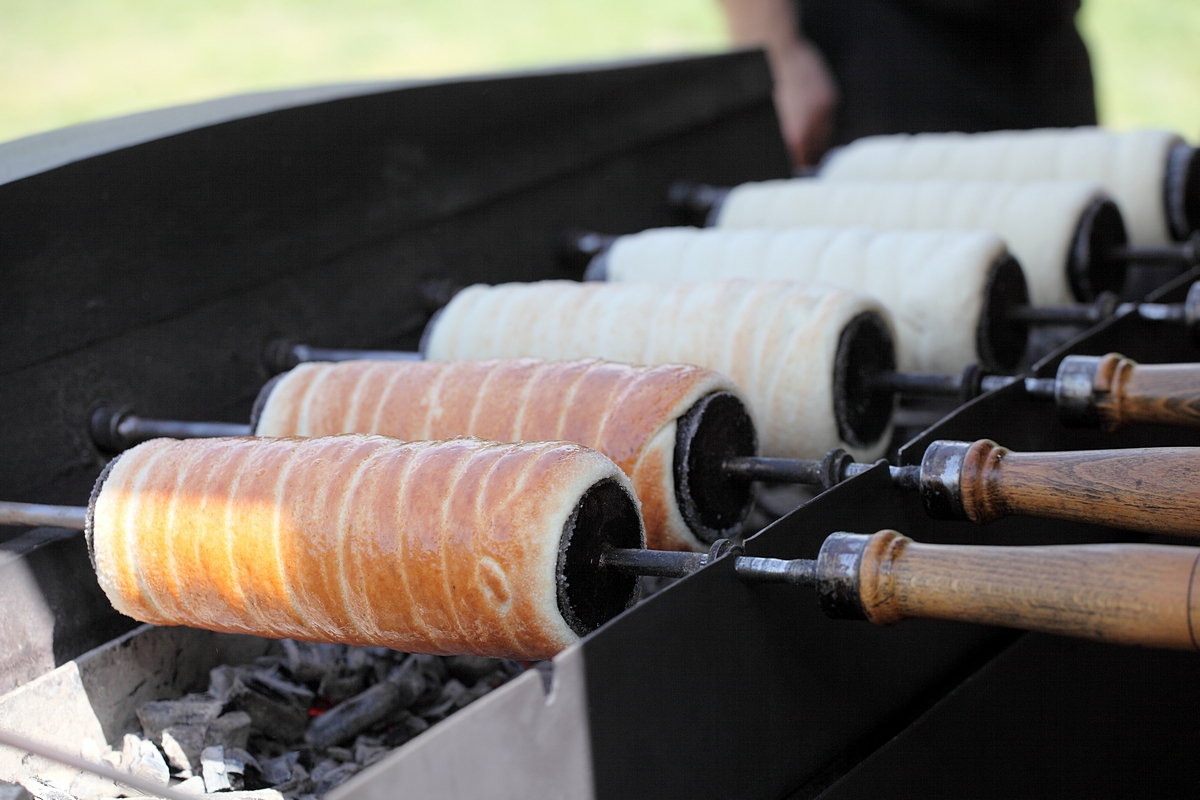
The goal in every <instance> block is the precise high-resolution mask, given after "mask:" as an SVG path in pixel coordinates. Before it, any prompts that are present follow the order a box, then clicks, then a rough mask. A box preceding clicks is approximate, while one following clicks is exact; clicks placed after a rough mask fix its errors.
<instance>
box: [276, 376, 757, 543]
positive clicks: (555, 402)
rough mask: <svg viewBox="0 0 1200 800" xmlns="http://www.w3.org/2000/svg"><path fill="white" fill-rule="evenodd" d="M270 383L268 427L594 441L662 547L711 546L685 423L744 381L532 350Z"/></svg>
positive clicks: (280, 432)
mask: <svg viewBox="0 0 1200 800" xmlns="http://www.w3.org/2000/svg"><path fill="white" fill-rule="evenodd" d="M264 392H265V398H263V399H262V400H261V401H260V405H261V410H260V411H259V412H258V414H257V419H256V420H255V428H254V432H255V434H257V435H259V436H328V435H332V434H336V433H346V432H358V433H380V434H384V435H386V436H394V437H396V438H398V439H404V440H406V441H420V440H425V439H446V438H450V437H453V436H479V437H481V438H484V439H491V440H493V441H499V442H519V441H531V442H532V441H560V440H561V441H570V442H577V443H579V444H582V445H585V446H587V447H591V448H594V449H595V450H598V451H600V452H601V453H604V454H605V455H606V456H608V457H609V458H611V459H612V460H613V461H615V462H616V463H617V465H618V466H619V467H620V468H621V469H622V470H623V471H624V472H625V474H626V475H628V476H629V478H630V479H631V480H632V481H633V487H634V490H635V491H636V492H637V495H638V498H639V499H640V500H641V502H642V516H643V519H644V520H645V524H646V538H647V542H648V544H649V546H650V547H651V548H653V549H656V550H684V549H707V545H706V544H704V543H702V542H701V541H700V539H698V538H697V537H696V535H695V533H694V532H693V531H692V530H691V529H690V528H689V527H688V525H687V523H686V522H685V521H684V518H683V516H682V515H681V512H680V510H679V504H678V501H677V498H676V492H675V475H674V472H675V470H674V457H675V439H676V423H677V421H678V420H679V418H680V417H681V416H682V415H683V414H685V413H686V412H687V411H688V409H690V408H691V407H692V406H693V405H694V404H695V403H696V402H697V401H698V400H699V399H700V398H702V397H704V396H706V395H709V394H711V393H713V392H729V393H731V394H733V395H735V396H736V397H738V398H739V399H740V398H741V392H740V391H739V390H738V388H737V387H736V386H735V385H734V384H733V381H731V380H730V379H729V378H726V377H725V376H723V375H721V374H719V373H717V372H713V371H712V370H708V369H704V368H702V367H693V366H686V365H682V364H664V365H661V366H656V367H632V366H628V365H625V364H615V363H610V362H604V361H597V360H585V361H557V362H556V361H541V360H538V359H532V358H522V359H511V360H493V361H441V362H419V361H417V362H397V361H347V362H342V363H337V364H325V363H311V364H301V365H300V366H298V367H296V368H295V369H293V370H291V371H290V372H288V373H285V374H284V375H283V376H282V377H281V378H280V379H279V380H278V381H277V382H276V383H275V384H274V385H273V386H268V387H267V388H266V389H265V390H264ZM743 402H744V401H743Z"/></svg>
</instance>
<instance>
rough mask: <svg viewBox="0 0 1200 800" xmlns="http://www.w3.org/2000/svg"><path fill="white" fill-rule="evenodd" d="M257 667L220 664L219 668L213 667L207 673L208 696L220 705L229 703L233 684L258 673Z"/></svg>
mask: <svg viewBox="0 0 1200 800" xmlns="http://www.w3.org/2000/svg"><path fill="white" fill-rule="evenodd" d="M258 669H259V668H258V667H255V666H254V665H252V664H239V665H236V666H235V665H233V664H222V665H221V666H219V667H213V668H212V669H211V670H209V672H208V694H209V696H210V697H212V698H214V699H216V700H219V701H220V702H221V703H222V704H224V703H228V702H229V697H230V695H231V694H232V692H233V689H234V684H235V683H236V682H238V681H239V680H243V681H244V680H245V679H247V678H249V677H250V676H251V675H253V674H254V673H255V672H257V671H258Z"/></svg>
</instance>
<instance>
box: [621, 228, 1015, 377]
mask: <svg viewBox="0 0 1200 800" xmlns="http://www.w3.org/2000/svg"><path fill="white" fill-rule="evenodd" d="M1007 255H1008V250H1007V248H1006V247H1005V246H1004V242H1003V241H1002V240H1001V239H1000V238H999V237H998V236H996V235H995V234H993V233H989V232H987V231H970V230H910V231H888V230H878V229H874V228H863V227H852V228H788V229H772V228H746V229H725V228H704V229H699V228H657V229H652V230H647V231H642V232H641V233H635V234H632V235H629V236H622V237H620V238H618V239H617V240H616V242H614V243H613V245H612V247H611V248H610V249H609V251H608V253H607V256H606V264H607V272H608V280H610V281H615V282H635V281H708V280H723V279H730V278H745V279H749V280H784V281H800V282H810V283H819V284H825V285H828V286H838V287H841V288H845V289H850V290H853V291H858V292H863V293H866V294H869V295H871V296H873V297H876V298H878V299H879V300H881V301H882V302H883V304H884V305H885V306H886V307H887V308H888V310H889V311H890V312H891V314H892V321H893V322H894V323H895V325H896V334H897V342H896V351H897V353H896V355H897V362H898V365H899V368H900V369H901V370H905V371H910V372H960V371H961V370H962V369H964V368H965V367H966V366H967V365H968V364H972V363H976V362H978V361H979V360H980V355H979V353H978V352H977V347H976V341H977V335H976V334H977V330H978V328H979V324H980V318H981V316H982V315H983V310H984V309H983V303H984V299H985V297H984V295H985V288H986V286H987V284H988V280H989V277H990V275H991V271H992V269H993V267H994V266H995V264H996V263H997V261H998V260H999V259H1001V258H1004V257H1005V256H1007Z"/></svg>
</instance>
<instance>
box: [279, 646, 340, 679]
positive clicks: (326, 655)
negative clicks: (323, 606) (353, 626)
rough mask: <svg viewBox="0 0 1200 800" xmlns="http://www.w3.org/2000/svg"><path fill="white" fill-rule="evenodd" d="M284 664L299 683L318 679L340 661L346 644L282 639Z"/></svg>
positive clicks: (336, 666) (334, 667)
mask: <svg viewBox="0 0 1200 800" xmlns="http://www.w3.org/2000/svg"><path fill="white" fill-rule="evenodd" d="M280 644H282V645H283V657H284V662H283V663H284V666H285V667H287V671H288V672H290V673H291V674H292V678H294V679H295V680H297V681H300V682H301V683H308V682H309V681H319V680H321V679H322V678H324V677H325V674H326V673H327V672H329V671H330V670H335V669H337V668H338V667H339V666H341V663H342V657H343V655H344V654H345V652H346V646H345V645H342V644H315V643H313V642H296V641H292V640H291V639H284V640H282V641H281V642H280Z"/></svg>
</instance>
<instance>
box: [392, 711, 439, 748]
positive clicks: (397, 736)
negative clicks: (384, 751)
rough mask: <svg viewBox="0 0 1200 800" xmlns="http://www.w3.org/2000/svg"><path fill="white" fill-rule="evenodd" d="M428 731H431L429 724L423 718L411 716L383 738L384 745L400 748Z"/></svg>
mask: <svg viewBox="0 0 1200 800" xmlns="http://www.w3.org/2000/svg"><path fill="white" fill-rule="evenodd" d="M427 730H429V723H428V722H426V721H425V719H424V718H423V717H418V716H414V715H409V716H407V717H405V718H404V720H402V721H401V722H399V723H397V724H396V725H395V726H393V727H392V729H391V730H390V731H388V732H387V735H386V736H384V737H383V743H384V744H385V745H386V746H388V747H399V746H400V745H402V744H404V743H405V742H407V741H408V740H409V739H415V738H416V737H418V736H420V735H421V734H422V733H424V732H425V731H427Z"/></svg>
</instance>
